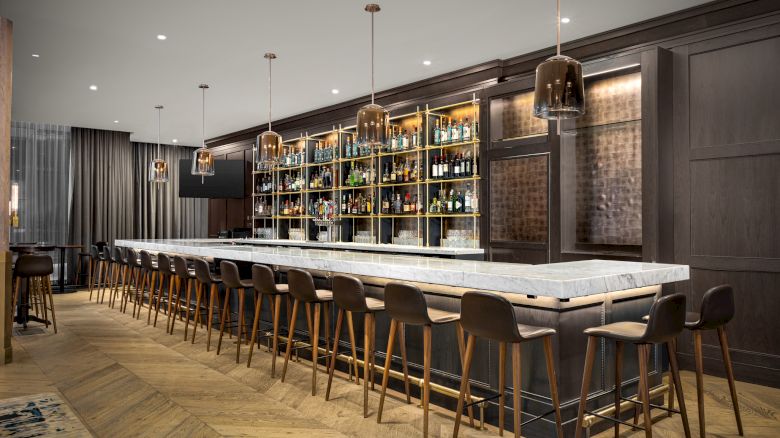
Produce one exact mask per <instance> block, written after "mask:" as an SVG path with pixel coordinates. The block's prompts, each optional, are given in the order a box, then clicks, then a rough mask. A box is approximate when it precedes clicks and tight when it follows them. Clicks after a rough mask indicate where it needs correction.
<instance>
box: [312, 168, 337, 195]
mask: <svg viewBox="0 0 780 438" xmlns="http://www.w3.org/2000/svg"><path fill="white" fill-rule="evenodd" d="M334 179H335V178H333V171H332V170H331V168H330V167H324V168H322V169H320V170H318V171H314V172H313V173H312V174H311V175H309V189H312V190H316V189H330V188H332V187H333V181H334Z"/></svg>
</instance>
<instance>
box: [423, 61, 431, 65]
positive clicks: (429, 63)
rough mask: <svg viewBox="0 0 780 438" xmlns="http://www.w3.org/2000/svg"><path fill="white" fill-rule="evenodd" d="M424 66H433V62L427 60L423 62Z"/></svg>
mask: <svg viewBox="0 0 780 438" xmlns="http://www.w3.org/2000/svg"><path fill="white" fill-rule="evenodd" d="M423 65H426V66H427V65H431V61H428V60H427V59H426V60H425V61H423Z"/></svg>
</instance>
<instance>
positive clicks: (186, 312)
mask: <svg viewBox="0 0 780 438" xmlns="http://www.w3.org/2000/svg"><path fill="white" fill-rule="evenodd" d="M184 283H185V285H186V286H185V287H186V288H187V293H185V294H184V296H185V297H186V300H187V301H186V302H185V306H186V308H185V309H184V340H185V341H186V340H187V333H188V332H189V329H190V307H192V280H190V279H189V278H188V279H187V281H185V282H184ZM240 305H241V304H240V303H239V306H240Z"/></svg>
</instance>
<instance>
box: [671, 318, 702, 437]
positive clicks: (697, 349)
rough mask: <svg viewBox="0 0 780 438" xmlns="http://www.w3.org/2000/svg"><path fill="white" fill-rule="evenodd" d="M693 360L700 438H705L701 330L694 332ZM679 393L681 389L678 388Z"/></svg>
mask: <svg viewBox="0 0 780 438" xmlns="http://www.w3.org/2000/svg"><path fill="white" fill-rule="evenodd" d="M693 358H694V362H695V363H696V400H697V402H698V403H697V406H698V408H699V436H701V438H705V437H706V436H707V435H706V427H707V423H706V421H705V419H704V357H703V355H702V349H701V330H693ZM677 390H678V391H679V390H680V388H677Z"/></svg>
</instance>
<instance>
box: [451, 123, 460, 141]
mask: <svg viewBox="0 0 780 438" xmlns="http://www.w3.org/2000/svg"><path fill="white" fill-rule="evenodd" d="M450 120H451V119H450ZM450 132H451V135H450V143H458V142H459V141H460V130H459V129H458V122H457V121H456V122H455V123H451V122H450Z"/></svg>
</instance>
